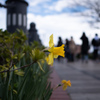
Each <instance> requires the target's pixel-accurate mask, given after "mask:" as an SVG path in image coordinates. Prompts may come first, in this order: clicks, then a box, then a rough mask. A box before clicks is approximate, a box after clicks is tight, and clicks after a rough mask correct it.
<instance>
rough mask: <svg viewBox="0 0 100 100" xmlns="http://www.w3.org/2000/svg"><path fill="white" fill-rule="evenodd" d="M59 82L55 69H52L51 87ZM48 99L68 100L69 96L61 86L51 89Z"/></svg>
mask: <svg viewBox="0 0 100 100" xmlns="http://www.w3.org/2000/svg"><path fill="white" fill-rule="evenodd" d="M59 83H61V80H60V78H59V76H58V74H57V73H56V71H55V70H54V69H53V73H52V74H51V84H52V87H53V88H54V87H56V86H57V84H59ZM50 100H70V97H69V95H68V94H67V91H64V90H63V89H62V86H61V87H58V88H57V89H56V90H54V91H53V93H52V95H51V98H50Z"/></svg>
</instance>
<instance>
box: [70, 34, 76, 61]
mask: <svg viewBox="0 0 100 100" xmlns="http://www.w3.org/2000/svg"><path fill="white" fill-rule="evenodd" d="M75 48H76V45H75V42H74V40H73V37H72V36H71V40H70V41H69V49H70V61H71V62H73V61H74V54H75Z"/></svg>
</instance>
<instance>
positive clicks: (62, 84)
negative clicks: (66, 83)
mask: <svg viewBox="0 0 100 100" xmlns="http://www.w3.org/2000/svg"><path fill="white" fill-rule="evenodd" d="M62 85H63V84H58V85H57V86H56V87H55V88H53V91H54V90H55V89H57V88H58V87H60V86H62Z"/></svg>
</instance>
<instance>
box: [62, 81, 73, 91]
mask: <svg viewBox="0 0 100 100" xmlns="http://www.w3.org/2000/svg"><path fill="white" fill-rule="evenodd" d="M62 85H63V90H66V89H67V86H71V82H70V80H68V81H66V80H62Z"/></svg>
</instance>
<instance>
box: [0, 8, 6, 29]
mask: <svg viewBox="0 0 100 100" xmlns="http://www.w3.org/2000/svg"><path fill="white" fill-rule="evenodd" d="M0 29H4V30H5V29H6V10H5V9H4V8H0Z"/></svg>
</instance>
